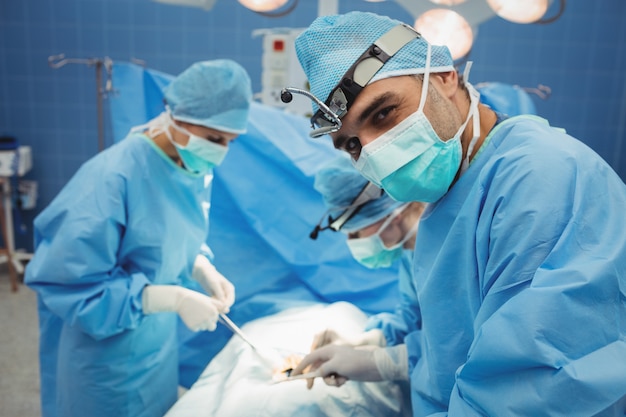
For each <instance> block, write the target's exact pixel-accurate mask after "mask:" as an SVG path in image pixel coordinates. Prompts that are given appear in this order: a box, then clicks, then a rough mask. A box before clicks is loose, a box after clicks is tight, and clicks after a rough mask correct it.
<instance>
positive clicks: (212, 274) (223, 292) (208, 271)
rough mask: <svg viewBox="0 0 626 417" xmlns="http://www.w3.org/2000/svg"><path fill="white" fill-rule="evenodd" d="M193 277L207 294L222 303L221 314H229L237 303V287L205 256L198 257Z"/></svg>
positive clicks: (194, 265)
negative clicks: (231, 307)
mask: <svg viewBox="0 0 626 417" xmlns="http://www.w3.org/2000/svg"><path fill="white" fill-rule="evenodd" d="M191 277H192V278H193V279H194V280H196V281H198V283H199V284H200V285H201V286H202V288H204V290H205V291H206V292H207V294H209V295H211V296H212V297H213V298H215V299H217V300H218V301H220V303H221V305H222V308H221V309H220V313H224V314H226V313H228V312H229V311H230V306H232V305H233V303H234V302H235V286H234V285H233V284H232V283H231V282H230V281H229V280H227V279H226V278H225V277H224V275H222V274H220V273H219V271H218V270H217V269H215V266H213V264H212V263H211V262H210V261H209V260H208V259H207V258H206V256H204V255H198V256H196V260H195V262H194V264H193V270H192V272H191Z"/></svg>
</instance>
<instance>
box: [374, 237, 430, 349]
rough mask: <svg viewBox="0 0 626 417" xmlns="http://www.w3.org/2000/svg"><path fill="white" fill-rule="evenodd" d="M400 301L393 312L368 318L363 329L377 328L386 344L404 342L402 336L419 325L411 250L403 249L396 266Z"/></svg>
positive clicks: (393, 344) (392, 344)
mask: <svg viewBox="0 0 626 417" xmlns="http://www.w3.org/2000/svg"><path fill="white" fill-rule="evenodd" d="M398 288H399V290H400V302H399V303H398V305H397V306H396V308H395V311H394V312H393V313H387V312H384V313H378V314H376V315H374V316H372V317H370V319H369V320H368V322H367V324H366V326H365V330H372V329H379V330H381V331H382V332H383V335H384V336H385V340H386V342H387V346H395V345H399V344H402V343H404V337H405V336H406V335H407V334H409V333H412V332H414V331H416V330H418V329H419V328H420V327H421V318H420V314H419V306H418V304H417V294H416V293H415V284H414V283H413V251H412V250H411V249H405V250H404V251H403V252H402V257H401V258H400V266H399V268H398Z"/></svg>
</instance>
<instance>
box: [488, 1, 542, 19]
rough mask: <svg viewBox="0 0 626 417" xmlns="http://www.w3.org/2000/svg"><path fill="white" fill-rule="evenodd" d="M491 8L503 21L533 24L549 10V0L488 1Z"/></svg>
mask: <svg viewBox="0 0 626 417" xmlns="http://www.w3.org/2000/svg"><path fill="white" fill-rule="evenodd" d="M487 3H488V4H489V7H491V8H492V9H493V11H494V12H495V13H496V14H497V15H498V16H500V17H501V18H503V19H506V20H508V21H511V22H514V23H533V22H536V21H538V20H539V19H541V18H542V17H543V15H544V14H546V11H547V10H548V0H487Z"/></svg>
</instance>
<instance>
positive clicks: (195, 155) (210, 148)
mask: <svg viewBox="0 0 626 417" xmlns="http://www.w3.org/2000/svg"><path fill="white" fill-rule="evenodd" d="M169 125H170V126H172V127H173V128H174V129H176V130H178V131H179V132H181V133H183V134H185V135H187V136H189V142H187V145H185V146H183V145H181V144H179V143H178V142H176V141H174V138H172V135H171V134H170V132H169V130H168V129H165V133H166V135H167V137H168V139H169V140H170V142H171V143H172V144H173V145H174V146H175V147H176V151H177V152H178V156H180V159H181V160H182V161H183V164H184V165H185V168H187V169H188V170H189V171H191V172H195V173H199V174H207V173H209V172H210V171H211V169H213V168H214V167H216V166H218V165H220V164H221V163H222V161H223V160H224V157H225V156H226V153H227V152H228V147H227V146H224V145H218V144H217V143H213V142H211V141H208V140H206V139H204V138H201V137H199V136H196V135H194V134H193V133H191V132H189V131H188V130H187V129H184V128H182V127H180V126H178V125H177V124H176V123H175V122H174V120H173V119H172V117H171V116H170V117H169Z"/></svg>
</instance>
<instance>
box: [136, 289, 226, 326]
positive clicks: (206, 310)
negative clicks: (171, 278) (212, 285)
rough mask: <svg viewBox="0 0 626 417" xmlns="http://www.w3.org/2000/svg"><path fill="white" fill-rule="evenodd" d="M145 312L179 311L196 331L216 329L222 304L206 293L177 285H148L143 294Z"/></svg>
mask: <svg viewBox="0 0 626 417" xmlns="http://www.w3.org/2000/svg"><path fill="white" fill-rule="evenodd" d="M141 301H142V304H143V312H144V314H153V313H161V312H168V311H171V312H175V313H178V315H179V316H180V318H181V319H182V320H183V322H184V323H185V325H186V326H187V327H189V329H190V330H193V331H194V332H197V331H200V330H211V331H213V330H215V328H216V327H217V318H218V316H219V313H220V311H221V310H222V309H223V306H222V304H221V303H220V302H219V301H217V300H215V299H213V298H211V297H207V296H206V295H204V294H201V293H199V292H197V291H193V290H190V289H187V288H183V287H179V286H177V285H147V286H145V287H144V289H143V293H142V295H141Z"/></svg>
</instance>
